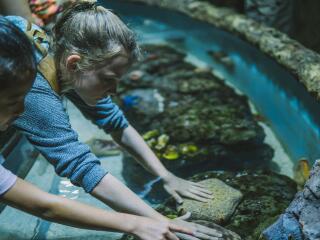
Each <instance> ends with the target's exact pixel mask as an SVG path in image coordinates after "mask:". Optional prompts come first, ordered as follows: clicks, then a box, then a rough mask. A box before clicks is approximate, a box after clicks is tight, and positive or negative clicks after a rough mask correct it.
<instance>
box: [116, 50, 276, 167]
mask: <svg viewBox="0 0 320 240" xmlns="http://www.w3.org/2000/svg"><path fill="white" fill-rule="evenodd" d="M141 47H142V49H143V52H145V53H146V54H145V55H144V58H143V59H142V60H141V61H140V62H138V63H135V64H134V66H133V67H132V68H131V69H130V71H129V72H128V74H127V75H126V76H124V77H123V78H122V81H121V84H120V87H119V93H120V99H119V101H118V102H119V105H121V106H122V109H124V111H125V112H126V116H127V118H128V119H129V121H130V122H132V124H133V125H134V126H135V128H137V129H138V131H140V132H141V133H146V132H148V131H152V130H156V131H157V132H158V134H157V136H153V137H150V138H148V139H146V140H147V143H148V144H149V146H150V147H151V148H152V150H153V151H155V153H156V154H157V155H158V157H159V158H160V159H161V160H162V162H163V163H164V164H165V165H166V167H168V168H169V169H170V170H174V169H179V168H181V167H190V166H194V165H199V164H200V163H203V162H208V163H209V162H210V164H211V165H212V166H213V165H215V166H216V167H219V166H221V165H224V166H223V167H226V168H228V167H230V166H232V168H235V169H238V168H243V167H244V166H245V167H246V168H251V167H253V166H255V167H264V166H267V165H268V164H269V163H270V161H271V159H272V157H273V150H272V149H271V147H270V146H268V145H266V144H264V138H265V133H264V131H263V129H262V128H261V126H260V125H259V124H258V122H257V120H256V118H255V116H254V115H253V114H252V113H251V110H250V107H249V104H248V100H247V98H246V97H245V96H243V95H239V94H237V93H236V92H235V90H234V89H232V88H231V87H229V86H227V85H226V84H225V83H224V81H223V79H221V78H219V77H218V76H216V75H215V74H214V73H213V72H212V69H206V68H204V69H201V68H198V67H197V66H195V65H193V64H191V63H189V62H187V61H186V60H185V57H186V55H185V54H184V53H181V52H179V51H177V50H176V49H174V48H173V47H171V46H169V45H163V44H161V45H159V44H153V45H143V46H141ZM160 135H166V136H167V137H168V141H167V142H166V143H165V144H164V146H163V147H161V148H159V147H158V145H159V144H158V138H159V137H160ZM186 145H187V146H193V148H194V149H196V150H195V151H193V152H192V153H191V154H185V153H184V152H183V151H180V149H183V148H184V146H186ZM221 158H223V159H224V160H221ZM255 161H256V162H259V164H255ZM223 163H228V164H223ZM249 165H251V167H250V166H249Z"/></svg>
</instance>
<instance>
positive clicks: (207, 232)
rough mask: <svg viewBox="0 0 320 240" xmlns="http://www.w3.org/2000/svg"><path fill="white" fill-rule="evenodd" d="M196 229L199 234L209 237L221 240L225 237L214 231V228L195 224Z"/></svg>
mask: <svg viewBox="0 0 320 240" xmlns="http://www.w3.org/2000/svg"><path fill="white" fill-rule="evenodd" d="M195 227H196V229H197V232H200V233H202V234H205V235H209V236H212V237H218V238H221V237H222V236H223V234H222V233H221V232H220V231H218V230H216V229H213V228H208V227H206V226H203V225H200V224H195Z"/></svg>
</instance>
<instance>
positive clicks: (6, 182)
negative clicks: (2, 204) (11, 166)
mask: <svg viewBox="0 0 320 240" xmlns="http://www.w3.org/2000/svg"><path fill="white" fill-rule="evenodd" d="M16 181H17V176H15V175H14V174H13V173H12V172H10V171H9V170H7V169H5V168H4V167H3V166H2V165H0V196H1V195H3V194H4V193H6V192H7V191H8V190H9V189H10V188H12V187H13V185H14V184H15V182H16Z"/></svg>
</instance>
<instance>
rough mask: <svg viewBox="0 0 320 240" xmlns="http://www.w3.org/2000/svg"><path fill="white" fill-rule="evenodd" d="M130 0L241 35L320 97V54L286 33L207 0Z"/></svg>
mask: <svg viewBox="0 0 320 240" xmlns="http://www.w3.org/2000/svg"><path fill="white" fill-rule="evenodd" d="M129 1H132V2H143V3H146V4H150V5H155V6H160V7H164V8H167V9H171V10H175V11H179V12H182V13H184V14H186V15H188V16H190V17H192V18H194V19H197V20H201V21H204V22H207V23H210V24H212V25H214V26H216V27H218V28H221V29H224V30H227V31H229V32H231V33H234V34H236V35H238V36H240V37H241V38H243V39H244V40H246V41H248V42H250V43H251V44H253V45H256V46H257V47H259V48H260V50H261V51H262V52H264V53H266V54H267V55H269V56H270V57H272V58H273V59H275V60H276V61H277V62H279V63H280V64H281V65H283V66H284V67H286V68H287V69H289V71H290V72H291V73H292V74H294V75H295V76H297V78H298V80H299V81H300V82H301V83H302V84H304V86H305V87H306V88H307V90H308V91H309V92H310V93H311V94H314V95H315V96H316V97H317V98H320V84H319V83H320V67H319V62H320V55H319V54H317V53H316V52H313V51H311V50H309V49H307V48H306V47H304V46H303V45H302V44H300V43H299V42H297V41H295V40H293V39H291V38H289V37H288V36H287V35H286V34H284V33H282V32H280V31H278V30H275V29H274V28H271V27H267V26H266V25H264V24H261V23H258V22H256V21H254V20H252V19H250V18H248V17H246V16H244V15H242V14H238V13H236V12H235V11H234V10H232V9H230V8H223V7H216V6H215V5H213V4H212V3H209V2H205V1H198V0H181V1H171V0H129Z"/></svg>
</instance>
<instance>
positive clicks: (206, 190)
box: [193, 186, 213, 195]
mask: <svg viewBox="0 0 320 240" xmlns="http://www.w3.org/2000/svg"><path fill="white" fill-rule="evenodd" d="M193 188H195V189H197V190H199V191H201V192H204V193H207V194H209V195H213V192H211V191H209V190H208V189H205V188H201V187H197V186H193Z"/></svg>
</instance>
